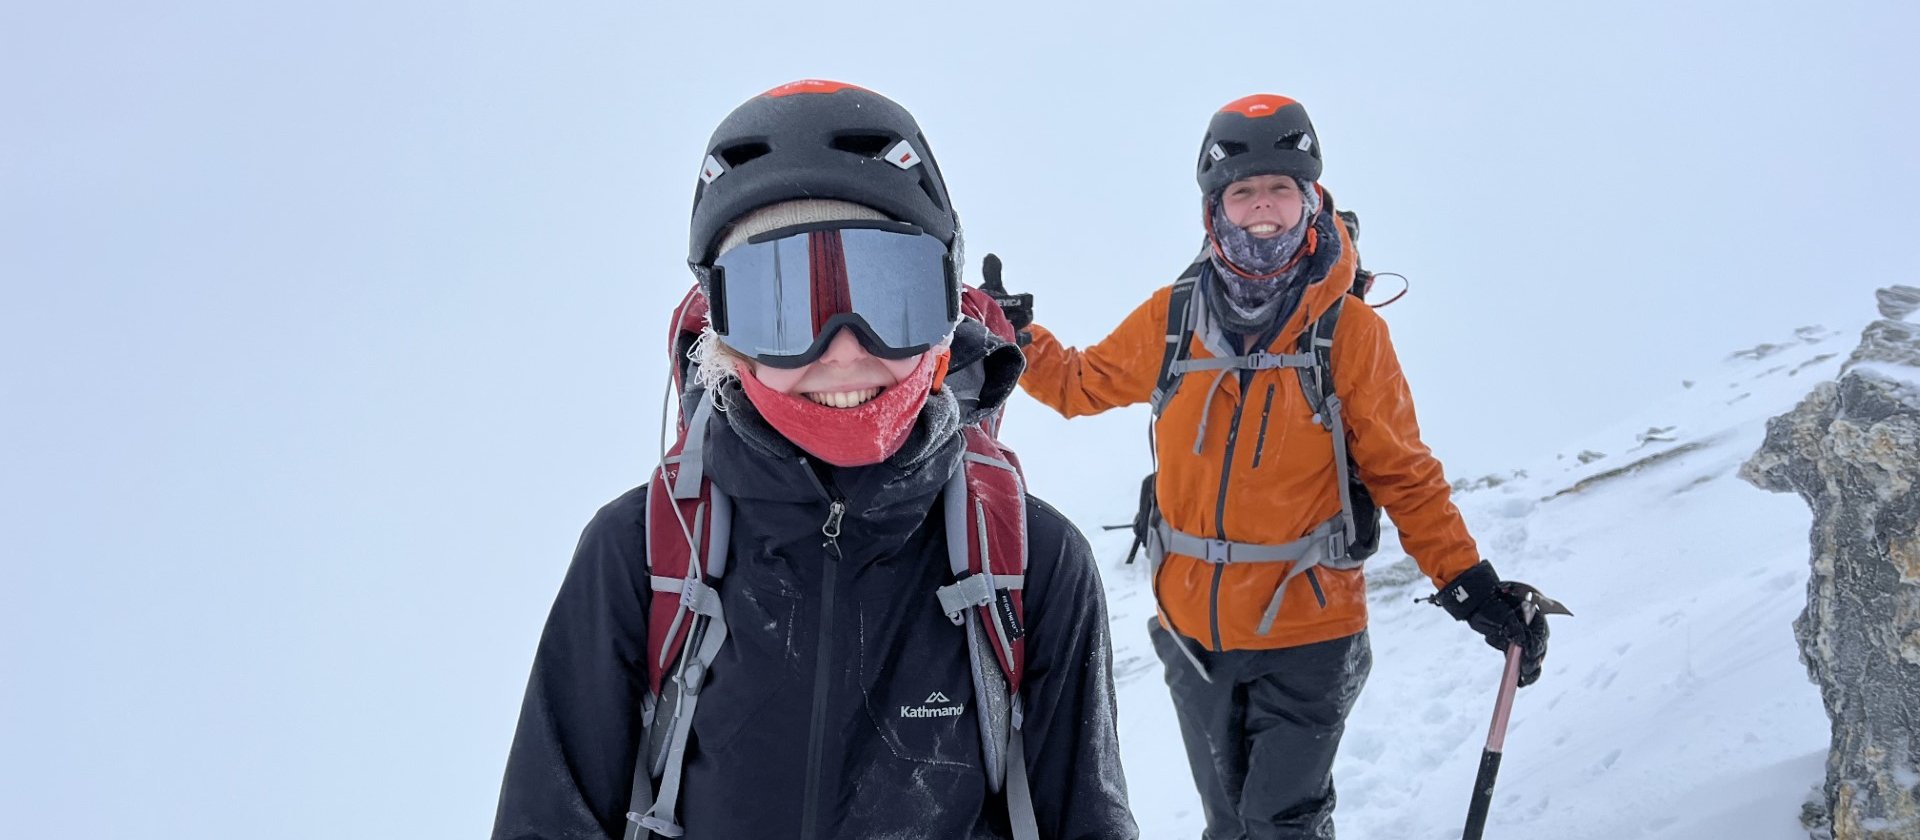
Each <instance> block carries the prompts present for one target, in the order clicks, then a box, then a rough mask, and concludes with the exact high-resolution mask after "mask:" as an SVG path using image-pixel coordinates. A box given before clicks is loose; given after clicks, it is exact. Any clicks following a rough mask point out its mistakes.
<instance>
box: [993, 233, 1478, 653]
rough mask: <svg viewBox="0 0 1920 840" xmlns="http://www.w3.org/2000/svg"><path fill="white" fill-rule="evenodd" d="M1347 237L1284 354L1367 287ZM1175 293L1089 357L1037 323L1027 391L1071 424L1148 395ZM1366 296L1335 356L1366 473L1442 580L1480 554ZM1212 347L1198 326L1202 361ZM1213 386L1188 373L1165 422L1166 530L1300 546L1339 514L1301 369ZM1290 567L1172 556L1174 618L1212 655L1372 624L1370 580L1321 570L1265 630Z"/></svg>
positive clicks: (1329, 457)
mask: <svg viewBox="0 0 1920 840" xmlns="http://www.w3.org/2000/svg"><path fill="white" fill-rule="evenodd" d="M1340 237H1341V246H1342V248H1341V252H1342V256H1341V257H1340V259H1339V261H1338V262H1336V263H1335V264H1334V265H1333V267H1332V268H1331V269H1329V270H1328V272H1327V275H1326V276H1325V277H1322V278H1319V279H1318V280H1317V281H1315V282H1313V283H1312V285H1310V286H1309V287H1308V289H1307V291H1306V294H1305V295H1304V296H1303V298H1302V301H1301V304H1300V306H1299V307H1298V308H1297V309H1296V310H1295V312H1294V314H1293V317H1292V318H1291V320H1289V321H1288V322H1287V325H1286V327H1285V328H1284V329H1282V330H1281V331H1280V333H1279V336H1278V337H1277V338H1276V339H1275V340H1274V342H1273V343H1272V344H1271V345H1269V346H1268V347H1267V348H1266V349H1267V350H1268V351H1269V352H1273V353H1292V352H1294V350H1295V347H1296V346H1297V344H1298V342H1299V338H1300V335H1301V333H1302V332H1303V331H1304V330H1306V329H1307V327H1308V325H1309V324H1311V323H1312V322H1313V321H1314V320H1317V319H1318V318H1319V317H1320V316H1321V314H1323V313H1324V312H1326V310H1327V308H1328V307H1329V306H1331V305H1332V304H1333V303H1334V302H1335V301H1337V300H1339V299H1340V296H1341V295H1343V294H1346V293H1347V290H1348V289H1349V288H1351V287H1352V285H1353V272H1354V264H1355V259H1354V256H1353V254H1354V249H1353V245H1352V243H1351V242H1350V241H1347V237H1346V233H1345V231H1341V232H1340ZM1172 293H1173V288H1172V286H1167V287H1165V288H1162V289H1160V290H1159V291H1157V292H1155V293H1154V294H1153V297H1151V298H1149V299H1148V300H1147V302H1146V303H1143V304H1141V305H1140V307H1139V308H1137V309H1135V310H1134V311H1133V313H1132V314H1130V315H1128V316H1127V318H1126V320H1125V321H1122V322H1121V323H1120V326H1119V327H1118V328H1117V329H1115V330H1114V331H1113V333H1112V334H1111V335H1109V336H1107V337H1106V338H1105V339H1103V340H1101V341H1100V343H1098V344H1095V345H1093V346H1092V347H1089V348H1087V349H1086V350H1076V349H1074V348H1071V347H1066V346H1064V345H1062V344H1061V343H1060V341H1059V339H1057V338H1055V337H1054V335H1053V333H1051V332H1049V331H1047V329H1046V328H1044V327H1041V326H1039V325H1038V324H1035V325H1034V326H1033V327H1032V331H1033V342H1032V343H1031V344H1029V345H1028V346H1027V348H1026V354H1027V370H1026V373H1025V374H1024V375H1023V376H1022V377H1021V379H1020V386H1021V388H1023V389H1025V390H1026V392H1027V393H1028V394H1029V395H1031V396H1032V397H1033V398H1034V399H1037V400H1039V401H1040V402H1042V403H1045V404H1046V405H1047V406H1049V407H1051V408H1053V409H1054V410H1055V411H1058V412H1060V413H1061V414H1062V415H1064V416H1066V417H1078V416H1081V415H1087V414H1097V413H1099V412H1102V411H1105V410H1107V409H1109V408H1115V407H1118V406H1125V405H1132V404H1134V403H1142V402H1148V401H1149V400H1150V399H1151V398H1152V394H1153V388H1154V384H1155V381H1156V379H1157V378H1158V377H1159V373H1160V359H1161V354H1162V350H1163V348H1165V346H1166V328H1167V307H1168V305H1169V301H1170V299H1171V297H1172ZM1355 303H1358V301H1349V302H1348V305H1346V306H1345V307H1344V308H1343V310H1342V312H1341V315H1340V320H1339V325H1338V327H1336V329H1335V330H1334V338H1333V349H1332V362H1333V374H1334V391H1335V393H1336V394H1337V395H1338V396H1339V397H1340V399H1341V401H1342V402H1343V403H1344V404H1345V408H1344V411H1343V414H1344V418H1345V421H1346V428H1347V438H1348V446H1349V448H1350V451H1351V453H1352V455H1353V459H1354V462H1355V464H1356V465H1357V466H1358V468H1359V477H1360V479H1361V480H1362V481H1363V482H1365V483H1366V485H1367V489H1368V490H1369V491H1371V493H1372V495H1373V498H1374V499H1375V501H1377V502H1378V503H1379V504H1380V505H1381V506H1382V507H1384V508H1385V509H1386V511H1387V513H1388V514H1389V515H1391V516H1392V517H1393V521H1394V524H1395V525H1396V526H1397V527H1398V528H1399V530H1400V542H1401V546H1402V547H1403V548H1405V549H1406V551H1407V553H1408V554H1411V555H1412V556H1413V558H1414V560H1415V562H1417V563H1419V565H1420V569H1421V570H1422V571H1423V572H1425V573H1426V575H1427V577H1429V578H1431V579H1432V580H1433V582H1434V585H1435V586H1436V587H1438V586H1442V585H1444V584H1445V583H1446V582H1447V581H1449V580H1451V579H1452V578H1453V577H1454V576H1455V575H1457V574H1459V573H1460V572H1463V571H1465V570H1466V569H1467V568H1468V567H1471V566H1473V565H1474V564H1475V563H1478V562H1479V561H1480V554H1479V549H1478V548H1477V547H1476V546H1475V545H1474V542H1473V537H1472V536H1471V535H1469V534H1468V533H1467V527H1466V523H1465V522H1463V521H1462V520H1461V518H1460V511H1459V509H1458V508H1456V507H1454V504H1453V499H1452V494H1451V492H1450V489H1449V487H1448V486H1447V481H1446V478H1445V475H1444V473H1443V471H1442V469H1441V466H1440V462H1439V461H1438V460H1437V459H1435V458H1434V457H1433V454H1432V453H1431V452H1430V451H1429V450H1428V449H1427V447H1426V444H1424V443H1421V442H1420V428H1419V424H1418V422H1417V421H1416V420H1415V418H1414V413H1413V395H1412V393H1411V392H1410V391H1409V390H1408V388H1407V382H1406V379H1405V377H1404V376H1403V375H1402V373H1401V370H1400V362H1399V359H1398V358H1396V357H1395V355H1394V352H1393V344H1392V342H1391V340H1390V339H1389V338H1388V335H1387V325H1386V322H1385V321H1383V320H1382V319H1381V318H1380V316H1379V314H1377V313H1375V312H1374V311H1373V309H1372V308H1370V307H1367V306H1357V305H1353V304H1355ZM1213 356H1214V354H1213V353H1211V352H1209V351H1208V350H1207V348H1206V347H1205V345H1204V343H1203V341H1202V339H1201V336H1199V335H1198V334H1196V335H1195V336H1194V338H1193V341H1192V347H1191V350H1190V357H1191V358H1195V359H1202V358H1211V357H1213ZM1212 379H1213V375H1212V372H1209V371H1201V372H1197V373H1192V374H1189V375H1187V376H1186V377H1185V380H1184V381H1183V382H1182V383H1180V386H1179V388H1178V390H1177V391H1176V392H1175V394H1174V396H1173V398H1172V399H1171V400H1170V401H1169V402H1168V403H1167V406H1166V408H1165V410H1164V411H1163V412H1162V414H1161V416H1160V419H1159V425H1158V426H1157V427H1156V430H1155V440H1156V444H1155V445H1156V447H1157V448H1158V451H1157V453H1156V454H1157V456H1158V458H1159V479H1158V481H1157V483H1156V489H1157V493H1158V496H1159V500H1160V514H1161V516H1162V517H1164V518H1165V519H1166V522H1167V524H1168V525H1170V526H1172V527H1173V528H1174V529H1176V530H1180V531H1184V532H1186V533H1189V534H1195V535H1198V536H1202V537H1208V538H1216V539H1226V540H1231V541H1235V542H1243V543H1262V544H1267V543H1285V542H1290V541H1292V540H1295V539H1298V538H1300V537H1302V536H1304V535H1306V534H1307V533H1308V532H1310V531H1312V530H1313V528H1314V527H1315V526H1316V525H1319V524H1320V523H1322V522H1324V521H1326V520H1327V519H1328V518H1330V517H1332V516H1334V515H1335V514H1337V513H1339V511H1340V495H1339V488H1338V487H1337V486H1336V484H1335V482H1336V478H1335V475H1336V473H1335V471H1334V463H1333V457H1334V456H1333V442H1332V440H1331V437H1330V435H1329V433H1328V431H1327V430H1326V429H1325V428H1324V427H1322V426H1321V425H1320V424H1319V423H1317V422H1315V421H1314V419H1313V418H1312V416H1311V415H1312V411H1311V410H1310V409H1309V408H1308V407H1307V400H1306V397H1305V395H1304V394H1303V393H1302V391H1301V387H1300V380H1299V374H1298V373H1297V372H1295V371H1293V370H1288V369H1284V368H1276V369H1267V370H1256V371H1253V375H1252V380H1251V384H1250V385H1249V386H1248V387H1246V388H1245V389H1244V390H1243V389H1242V387H1241V385H1240V377H1239V376H1237V375H1228V376H1226V377H1224V378H1223V379H1222V380H1221V382H1220V386H1219V387H1218V388H1217V389H1215V390H1213V391H1211V392H1210V391H1209V390H1208V389H1207V385H1208V384H1209V383H1210V382H1211V380H1212ZM1209 400H1210V401H1211V403H1212V404H1211V406H1210V407H1209V406H1208V405H1207V404H1206V403H1207V402H1208V401H1209ZM1203 416H1204V417H1205V418H1206V428H1204V429H1202V428H1201V421H1202V418H1203ZM1196 436H1198V439H1199V452H1198V454H1196V453H1195V440H1196ZM1230 439H1231V444H1230ZM1229 453H1231V454H1230V455H1229ZM1229 457H1231V463H1228V462H1227V461H1228V458H1229ZM1223 474H1224V475H1223ZM1288 565H1289V564H1286V563H1235V564H1227V565H1213V564H1209V563H1207V562H1206V561H1204V560H1201V559H1197V558H1194V557H1189V556H1186V555H1181V554H1168V555H1167V557H1166V559H1165V562H1163V563H1162V564H1161V566H1160V569H1159V573H1158V574H1157V575H1156V576H1155V580H1154V582H1153V587H1154V593H1155V596H1156V598H1157V599H1158V601H1159V606H1160V615H1161V620H1162V621H1163V622H1165V623H1167V624H1169V625H1170V626H1171V627H1172V628H1173V629H1174V630H1176V631H1178V632H1179V633H1181V634H1182V635H1185V636H1186V637H1188V638H1191V639H1195V640H1198V641H1199V642H1200V643H1202V644H1204V645H1206V646H1207V647H1208V649H1210V650H1247V649H1269V648H1283V647H1293V646H1296V645H1304V644H1310V643H1313V642H1319V641H1325V640H1328V639H1335V638H1339V637H1341V636H1347V635H1351V634H1353V633H1357V632H1359V631H1360V630H1362V629H1364V628H1365V627H1366V625H1367V601H1366V588H1367V587H1366V579H1365V573H1364V572H1363V571H1362V570H1360V569H1350V570H1335V569H1330V568H1327V567H1325V566H1321V567H1318V568H1314V569H1310V570H1308V571H1307V572H1306V573H1305V574H1303V575H1301V576H1300V578H1299V579H1296V580H1295V581H1293V582H1292V583H1291V584H1289V585H1288V586H1287V591H1286V595H1285V597H1284V599H1283V600H1282V601H1281V606H1280V612H1279V614H1278V616H1277V618H1276V620H1275V621H1274V624H1273V627H1272V628H1271V631H1270V632H1269V633H1267V634H1266V635H1264V636H1263V635H1261V634H1260V633H1259V632H1258V627H1259V624H1260V616H1261V613H1262V612H1264V611H1265V610H1266V608H1267V603H1268V602H1269V601H1270V600H1272V598H1273V593H1274V591H1275V590H1276V588H1277V587H1278V586H1279V584H1280V579H1281V577H1282V576H1283V575H1284V573H1285V572H1286V571H1287V569H1288Z"/></svg>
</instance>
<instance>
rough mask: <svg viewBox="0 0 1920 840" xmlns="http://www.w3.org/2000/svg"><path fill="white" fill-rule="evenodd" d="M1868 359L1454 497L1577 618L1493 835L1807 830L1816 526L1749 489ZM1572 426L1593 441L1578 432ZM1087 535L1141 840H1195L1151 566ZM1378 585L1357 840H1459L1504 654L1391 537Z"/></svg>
mask: <svg viewBox="0 0 1920 840" xmlns="http://www.w3.org/2000/svg"><path fill="white" fill-rule="evenodd" d="M1863 309H1864V307H1863ZM1857 341H1858V330H1857V329H1854V328H1849V329H1846V330H1839V331H1836V330H1828V329H1824V328H1819V327H1809V328H1805V329H1802V330H1800V331H1798V332H1797V333H1796V334H1795V335H1790V336H1781V337H1776V340H1775V341H1773V342H1772V343H1770V344H1765V345H1761V346H1758V347H1755V348H1752V349H1751V350H1748V351H1743V352H1740V353H1736V354H1733V355H1731V356H1729V358H1728V359H1727V360H1726V361H1725V362H1724V363H1723V364H1722V365H1721V366H1720V367H1719V368H1718V369H1716V370H1712V371H1704V372H1702V373H1701V375H1700V377H1699V378H1698V379H1697V380H1696V381H1691V382H1687V383H1675V384H1674V387H1673V393H1672V394H1670V395H1666V396H1664V397H1653V398H1650V399H1649V400H1648V401H1647V402H1646V404H1645V405H1644V407H1642V408H1640V409H1638V410H1636V411H1635V412H1634V414H1632V415H1631V417H1630V418H1629V419H1628V420H1626V421H1624V422H1621V423H1619V424H1617V425H1614V426H1612V427H1611V428H1606V429H1601V430H1598V431H1594V432H1593V433H1591V434H1584V435H1575V434H1570V436H1569V439H1568V441H1567V446H1566V448H1565V450H1564V452H1563V453H1561V454H1560V455H1559V456H1557V457H1554V458H1551V459H1548V460H1544V461H1542V462H1540V463H1532V464H1516V465H1514V466H1515V469H1514V470H1513V471H1511V472H1509V473H1507V474H1505V475H1498V476H1489V477H1480V478H1475V477H1467V478H1465V479H1463V480H1459V481H1456V488H1457V489H1459V490H1460V492H1458V493H1457V495H1456V499H1457V501H1458V502H1459V504H1460V507H1461V509H1462V510H1463V511H1464V512H1465V514H1466V516H1467V519H1468V522H1469V523H1470V525H1471V526H1472V529H1473V532H1474V534H1475V536H1476V537H1477V538H1478V539H1479V541H1480V545H1481V550H1482V553H1483V554H1484V555H1485V556H1487V557H1488V558H1490V559H1492V560H1493V561H1494V562H1495V565H1496V566H1497V567H1498V568H1499V569H1500V571H1501V573H1502V574H1503V575H1504V576H1507V577H1511V578H1517V579H1521V580H1525V581H1528V582H1530V583H1533V584H1535V585H1537V586H1539V587H1541V588H1542V589H1543V590H1544V591H1546V592H1547V593H1549V594H1551V595H1553V596H1555V597H1556V598H1559V599H1561V600H1563V601H1565V602H1566V603H1567V604H1568V606H1569V607H1571V608H1572V609H1573V611H1574V612H1575V613H1577V615H1576V616H1575V617H1572V618H1564V617H1562V618H1557V619H1556V620H1555V621H1554V624H1553V638H1552V642H1551V645H1550V648H1549V650H1550V653H1549V655H1548V657H1547V664H1546V672H1545V675H1544V676H1543V677H1542V678H1541V680H1540V682H1539V683H1538V684H1536V685H1534V686H1532V687H1530V688H1527V689H1523V690H1522V691H1521V692H1520V695H1519V698H1518V700H1517V701H1516V705H1515V709H1514V713H1513V719H1512V726H1511V729H1510V730H1509V737H1508V738H1507V742H1506V755H1505V760H1504V763H1503V765H1502V768H1501V774H1500V779H1499V785H1498V787H1497V790H1496V794H1495V798H1494V806H1493V810H1492V817H1491V820H1490V822H1489V826H1488V829H1487V836H1488V837H1490V838H1498V837H1527V838H1553V839H1554V840H1589V839H1590V840H1620V839H1621V838H1649V840H1655V839H1657V838H1673V840H1679V838H1742V840H1802V838H1804V837H1805V836H1806V832H1805V831H1804V830H1803V829H1801V827H1800V825H1799V823H1798V819H1797V818H1798V816H1799V813H1800V807H1801V804H1802V802H1804V801H1805V800H1806V799H1807V797H1808V795H1809V793H1810V792H1811V791H1812V789H1813V788H1814V787H1815V786H1816V785H1818V784H1819V782H1820V781H1821V779H1822V778H1823V776H1824V772H1825V767H1824V761H1825V756H1826V743H1827V722H1826V717H1825V714H1824V713H1823V711H1822V710H1821V706H1820V698H1819V694H1818V691H1817V690H1816V688H1815V687H1814V686H1813V685H1811V684H1810V683H1809V682H1808V680H1807V676H1806V672H1805V670H1804V668H1803V667H1802V666H1801V665H1800V663H1799V660H1798V654H1797V652H1796V649H1795V644H1794V639H1793V633H1792V628H1791V623H1792V621H1793V619H1794V617H1795V616H1796V615H1797V614H1798V612H1799V611H1800V609H1801V608H1802V606H1804V604H1805V597H1806V592H1805V586H1806V579H1807V551H1808V548H1807V533H1808V526H1809V523H1810V521H1811V514H1810V513H1809V512H1808V510H1807V508H1806V506H1805V504H1804V503H1803V502H1802V501H1801V500H1800V499H1798V498H1795V497H1792V496H1786V495H1775V494H1769V493H1765V492H1762V491H1760V490H1757V489H1755V488H1753V487H1752V486H1750V485H1748V484H1747V483H1745V482H1743V481H1741V480H1740V479H1739V477H1738V475H1737V471H1738V468H1739V466H1740V464H1741V463H1742V462H1743V461H1744V460H1745V459H1746V458H1747V457H1748V456H1750V455H1751V454H1752V453H1753V452H1754V451H1755V449H1756V448H1758V446H1759V444H1760V442H1761V439H1762V437H1763V435H1764V432H1765V423H1766V419H1767V418H1769V417H1772V416H1774V415H1776V414H1779V413H1782V412H1784V411H1786V410H1787V409H1789V408H1791V407H1792V406H1793V405H1794V404H1795V403H1796V402H1797V401H1798V400H1799V399H1800V398H1801V397H1802V396H1804V395H1805V394H1806V392H1807V391H1808V390H1810V389H1811V388H1812V387H1813V386H1814V385H1815V384H1816V383H1818V382H1820V381H1822V380H1825V379H1831V378H1832V377H1833V376H1834V375H1835V374H1836V373H1837V372H1838V369H1839V367H1840V365H1841V363H1842V362H1843V361H1844V360H1845V359H1846V356H1847V354H1848V353H1849V352H1851V350H1852V348H1853V346H1854V345H1855V344H1856V343H1857ZM1567 427H1568V429H1569V432H1570V433H1576V432H1578V430H1580V429H1581V428H1582V424H1581V420H1580V418H1577V417H1570V418H1568V420H1567ZM1583 453H1585V454H1584V457H1583ZM1111 495H1113V494H1111V493H1108V494H1107V495H1103V496H1102V498H1106V497H1107V496H1111ZM1116 498H1117V497H1116ZM1126 515H1127V512H1126V511H1124V510H1119V509H1115V510H1114V511H1113V512H1112V514H1111V516H1110V517H1109V521H1122V520H1124V519H1125V518H1126ZM1091 537H1092V538H1093V540H1094V545H1095V550H1096V552H1097V553H1098V554H1099V555H1100V557H1101V559H1102V567H1103V568H1102V571H1103V573H1104V574H1105V579H1106V586H1107V591H1108V595H1109V604H1110V606H1111V610H1112V620H1113V628H1114V633H1113V635H1114V640H1115V648H1116V650H1115V658H1116V662H1117V668H1116V676H1117V681H1118V683H1119V694H1120V698H1119V702H1120V713H1121V719H1120V734H1121V740H1122V748H1123V751H1124V753H1125V757H1126V764H1127V773H1128V783H1129V787H1130V790H1131V793H1132V799H1133V805H1134V810H1135V813H1136V814H1137V816H1138V818H1139V821H1140V827H1141V830H1142V836H1143V837H1148V838H1170V837H1197V836H1198V835H1199V832H1200V828H1201V826H1202V824H1203V820H1202V817H1201V815H1200V811H1199V803H1198V799H1197V798H1196V796H1195V795H1194V793H1193V789H1192V785H1191V783H1190V781H1189V779H1188V777H1187V770H1186V763H1185V756H1184V754H1183V752H1182V751H1181V747H1180V741H1179V735H1178V731H1177V729H1176V726H1175V723H1174V719H1173V709H1172V705H1171V702H1170V701H1169V699H1168V696H1167V691H1166V688H1165V686H1164V684H1163V683H1162V681H1161V666H1160V664H1159V662H1158V660H1157V659H1156V658H1155V657H1154V654H1153V650H1152V648H1151V646H1150V645H1149V643H1148V641H1147V636H1146V632H1145V629H1144V628H1145V623H1146V621H1147V620H1148V617H1149V616H1150V615H1152V611H1153V606H1152V599H1151V595H1150V594H1149V593H1148V591H1147V586H1146V580H1145V570H1144V565H1143V564H1142V565H1134V566H1125V565H1123V564H1122V562H1121V561H1122V558H1123V556H1124V554H1125V552H1126V548H1127V540H1128V537H1129V535H1128V534H1126V533H1125V532H1108V533H1093V534H1091ZM1370 577H1371V579H1372V585H1373V591H1372V593H1371V597H1370V601H1371V609H1372V622H1373V624H1372V636H1373V646H1374V654H1375V664H1374V670H1373V675H1372V678H1371V680H1370V682H1369V684H1368V686H1367V688H1366V691H1365V693H1364V694H1363V695H1362V697H1361V700H1360V704H1359V706H1358V708H1357V709H1356V710H1355V711H1354V714H1353V717H1352V718H1351V720H1350V722H1349V725H1348V729H1347V735H1346V740H1345V743H1344V746H1343V747H1342V750H1341V754H1340V759H1339V762H1338V764H1337V765H1336V768H1335V776H1334V778H1335V785H1336V787H1337V789H1338V791H1339V795H1340V805H1339V811H1338V817H1337V822H1338V824H1339V828H1340V833H1341V835H1342V836H1346V837H1364V838H1409V839H1410V840H1419V839H1420V838H1434V840H1438V839H1439V838H1447V837H1458V836H1459V833H1460V828H1461V825H1462V823H1463V821H1464V818H1465V814H1466V806H1467V799H1468V792H1469V788H1470V787H1471V785H1472V781H1473V777H1474V773H1475V770H1476V766H1477V762H1478V759H1479V755H1480V751H1481V748H1482V746H1483V744H1484V739H1485V736H1486V732H1487V726H1488V722H1489V718H1490V716H1491V712H1492V708H1493V698H1494V693H1495V689H1496V684H1497V682H1498V679H1499V672H1500V666H1501V658H1500V657H1499V656H1498V655H1497V654H1496V653H1494V652H1493V651H1492V650H1490V649H1489V648H1487V647H1486V646H1485V644H1484V643H1482V642H1481V640H1480V638H1479V637H1478V636H1477V635H1475V634H1474V633H1472V632H1471V631H1469V630H1468V629H1466V628H1465V627H1464V626H1460V625H1458V624H1456V623H1455V622H1454V621H1453V620H1451V619H1450V618H1448V617H1447V616H1446V615H1445V614H1444V613H1443V612H1442V611H1440V610H1438V609H1435V608H1433V607H1431V606H1428V605H1426V604H1416V603H1414V602H1413V598H1414V597H1415V596H1424V595H1427V594H1429V593H1430V592H1431V591H1432V586H1431V584H1429V583H1428V582H1427V581H1426V579H1425V578H1424V576H1422V575H1419V574H1418V573H1417V570H1416V569H1414V567H1413V565H1412V562H1411V560H1410V559H1407V558H1406V557H1405V555H1404V554H1403V553H1402V552H1401V551H1400V549H1399V545H1398V543H1397V541H1396V539H1395V537H1394V535H1392V534H1389V536H1388V538H1387V539H1386V540H1383V546H1382V548H1381V552H1380V554H1379V555H1378V556H1377V557H1376V558H1375V559H1374V561H1373V563H1372V565H1371V566H1370Z"/></svg>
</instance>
